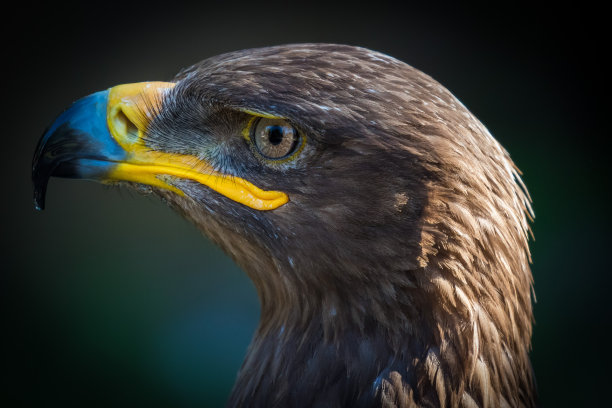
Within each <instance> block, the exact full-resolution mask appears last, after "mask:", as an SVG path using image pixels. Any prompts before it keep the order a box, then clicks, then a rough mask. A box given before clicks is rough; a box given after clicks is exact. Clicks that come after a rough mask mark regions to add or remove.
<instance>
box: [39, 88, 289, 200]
mask: <svg viewBox="0 0 612 408" xmlns="http://www.w3.org/2000/svg"><path fill="white" fill-rule="evenodd" d="M174 85H175V84H174V83H170V82H141V83H135V84H126V85H118V86H115V87H113V88H110V89H107V90H106V91H101V92H97V93H94V94H92V95H89V96H87V97H85V98H83V99H80V100H78V101H77V102H75V103H74V104H73V105H72V106H71V107H70V108H68V109H67V110H66V111H64V112H63V113H62V114H61V115H60V116H59V117H58V118H57V119H56V120H55V121H54V122H53V123H52V124H51V126H49V128H48V129H47V130H46V131H45V133H44V134H43V136H42V138H41V139H40V141H39V142H38V147H37V149H36V153H35V154H34V159H33V162H32V180H33V182H34V205H35V207H36V209H38V210H42V209H44V206H45V194H46V190H47V184H48V181H49V178H50V177H51V176H55V177H67V178H80V179H89V180H96V181H100V182H103V183H112V182H117V181H130V182H135V183H141V184H147V185H150V186H154V187H158V188H162V189H166V190H170V191H173V192H175V193H176V194H179V195H185V194H184V193H183V192H182V191H181V190H180V189H179V188H177V187H175V186H173V185H171V184H168V182H167V178H166V176H171V177H178V178H183V179H190V180H194V181H197V182H198V183H200V184H203V185H206V186H208V187H209V188H210V189H212V190H214V191H216V192H217V193H220V194H222V195H224V196H226V197H228V198H230V199H232V200H233V201H236V202H239V203H241V204H244V205H246V206H249V207H251V208H254V209H257V210H272V209H275V208H278V207H280V206H282V205H283V204H285V203H287V202H288V201H289V198H288V197H287V195H286V194H285V193H283V192H280V191H265V190H262V189H260V188H259V187H257V186H255V185H253V184H251V183H250V182H249V181H247V180H245V179H242V178H239V177H234V176H230V175H227V174H222V173H220V172H217V171H215V170H214V169H213V168H212V167H211V166H210V164H209V163H207V162H205V161H204V160H202V159H200V158H198V157H196V156H192V155H188V154H177V153H167V152H163V151H160V150H153V149H151V148H150V147H148V146H146V144H145V141H144V138H143V136H144V134H145V132H146V130H147V127H148V125H149V124H150V122H151V121H152V120H153V119H155V117H156V116H157V114H158V112H159V110H160V109H161V108H162V103H163V98H164V96H165V95H166V93H167V92H169V91H170V90H171V89H172V88H173V87H174Z"/></svg>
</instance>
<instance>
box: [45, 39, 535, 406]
mask: <svg viewBox="0 0 612 408" xmlns="http://www.w3.org/2000/svg"><path fill="white" fill-rule="evenodd" d="M51 176H58V177H70V178H82V179H92V180H97V181H101V182H103V183H111V184H115V183H120V184H128V185H130V186H137V187H139V188H142V186H146V188H147V189H148V190H150V191H151V192H152V193H153V194H156V195H158V196H160V197H161V198H162V199H163V200H164V201H165V202H167V203H168V204H169V205H170V206H171V207H172V208H173V209H175V210H176V211H178V212H179V213H181V214H182V215H183V216H185V217H186V218H187V219H189V220H191V221H192V222H193V223H195V225H197V227H198V228H199V229H200V230H202V231H203V232H204V234H206V235H207V236H208V237H209V238H210V239H211V240H212V241H213V242H215V243H216V244H218V245H219V246H220V247H221V248H223V249H224V250H225V252H226V253H227V254H228V255H229V256H230V257H231V258H233V259H234V260H235V261H236V262H237V264H238V265H239V266H240V267H241V268H243V269H244V271H245V272H246V273H247V274H248V276H249V277H250V279H252V281H253V283H254V285H255V287H256V289H257V292H258V295H259V298H260V302H261V320H260V323H259V326H258V328H257V331H256V333H255V335H254V338H253V340H252V343H251V345H250V347H249V349H248V352H247V355H246V358H245V360H244V363H243V365H242V367H241V369H240V372H239V374H238V377H237V380H236V383H235V385H234V388H233V391H232V393H231V395H230V397H229V401H228V406H231V407H376V406H383V407H438V406H440V407H532V406H535V404H536V392H535V381H534V375H533V372H532V368H531V363H530V360H529V356H528V352H529V349H530V338H531V332H532V320H533V315H532V299H531V296H532V286H533V282H532V275H531V270H530V254H529V248H528V238H529V237H528V235H529V233H530V226H529V223H530V219H531V217H532V211H531V204H530V203H531V199H530V198H529V195H528V193H527V190H526V188H525V186H524V185H523V183H522V181H521V178H520V176H519V171H518V169H517V167H516V166H515V165H514V163H513V162H512V160H511V159H510V157H509V155H508V153H507V152H506V150H504V148H503V147H501V146H500V144H499V143H498V142H497V141H496V140H495V139H494V138H493V137H492V136H491V134H490V133H489V132H488V131H487V129H486V128H485V127H484V126H483V125H482V124H481V123H480V122H479V121H478V119H476V118H475V117H474V116H473V115H472V114H471V113H470V112H469V111H468V110H467V109H466V108H465V107H464V106H463V105H462V104H461V103H460V102H459V100H457V99H456V98H455V97H454V96H453V95H452V94H451V93H450V92H449V91H448V90H447V89H445V88H444V87H443V86H442V85H440V84H439V83H438V82H436V81H435V80H433V79H432V78H431V77H429V76H427V75H426V74H424V73H422V72H420V71H419V70H417V69H415V68H412V67H411V66H409V65H407V64H405V63H403V62H401V61H398V60H397V59H394V58H392V57H390V56H387V55H384V54H382V53H378V52H374V51H371V50H368V49H364V48H359V47H353V46H344V45H331V44H297V45H285V46H275V47H268V48H259V49H250V50H243V51H236V52H231V53H227V54H223V55H220V56H216V57H213V58H209V59H206V60H204V61H202V62H200V63H197V64H195V65H193V66H191V67H189V68H187V69H185V70H183V71H182V72H180V73H179V74H178V75H177V76H176V77H175V78H174V79H173V80H172V81H171V82H142V83H135V84H127V85H119V86H115V87H112V88H110V89H108V90H105V91H101V92H97V93H94V94H92V95H90V96H87V97H85V98H83V99H81V100H79V101H77V102H76V103H74V104H73V105H72V106H71V107H70V108H69V109H67V110H66V111H65V112H64V113H62V114H61V115H60V116H59V117H58V118H57V119H56V121H55V122H54V123H53V124H52V125H51V126H50V127H49V128H48V129H47V130H46V132H45V133H44V134H43V136H42V138H41V140H40V142H39V145H38V147H37V150H36V152H35V155H34V160H33V181H34V186H35V188H34V190H35V193H34V194H35V203H36V205H37V206H38V208H40V209H42V208H43V206H44V197H45V190H46V186H47V182H48V180H49V178H50V177H51Z"/></svg>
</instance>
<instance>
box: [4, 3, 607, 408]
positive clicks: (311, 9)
mask: <svg viewBox="0 0 612 408" xmlns="http://www.w3.org/2000/svg"><path fill="white" fill-rule="evenodd" d="M3 13H4V14H3V16H2V18H3V26H2V39H3V40H2V41H3V58H2V59H3V61H4V62H3V63H2V66H3V70H5V71H6V72H5V74H4V75H3V78H4V79H3V82H2V90H3V93H2V100H3V102H4V105H5V108H4V109H3V112H2V113H3V115H2V129H3V131H2V160H1V161H0V162H1V164H2V173H1V174H2V185H3V193H2V200H0V202H1V203H2V208H1V212H0V214H1V216H2V223H1V228H2V230H1V231H2V234H0V237H1V239H2V243H1V246H0V248H1V250H2V253H1V256H0V259H1V261H2V265H3V266H2V271H1V273H0V279H1V280H0V290H1V292H2V293H0V295H1V298H0V299H1V301H2V302H3V306H2V312H3V316H2V326H1V327H2V333H1V334H0V338H1V339H2V340H1V341H2V348H1V350H2V356H1V361H2V366H1V368H2V373H3V376H4V380H2V382H1V384H2V390H1V393H0V404H2V403H3V402H5V403H4V404H2V405H4V406H56V405H61V406H138V405H147V406H173V407H178V406H181V407H182V406H184V407H190V406H200V407H202V406H221V405H223V403H224V401H225V399H226V398H227V396H228V394H229V391H230V388H231V386H232V383H233V381H234V378H235V375H236V372H237V370H238V368H239V366H240V363H241V361H242V358H243V356H244V353H245V350H246V347H247V345H248V343H249V341H250V338H251V335H252V333H253V331H254V329H255V327H256V323H257V320H258V314H259V305H258V300H257V296H256V293H255V291H254V288H253V287H252V285H251V283H250V282H249V281H248V279H247V278H246V276H245V275H244V274H243V273H242V272H241V271H240V270H239V269H238V268H237V267H236V266H235V265H234V264H233V263H232V261H230V260H229V259H228V258H227V257H226V256H225V255H224V254H223V253H222V252H221V251H220V250H218V249H217V248H215V247H214V246H212V244H211V243H210V242H208V240H207V239H206V238H204V237H202V236H201V235H200V234H199V233H198V232H197V231H196V230H195V228H194V227H193V226H191V225H190V224H188V223H187V222H186V221H183V220H182V219H181V218H179V217H178V216H177V215H175V214H174V213H173V212H171V211H170V210H168V209H167V208H165V207H164V205H163V204H161V203H160V202H158V201H157V200H155V199H152V198H147V197H142V196H139V195H138V194H136V193H132V192H129V191H126V190H119V189H112V188H108V187H105V186H102V185H99V184H95V183H91V182H84V181H71V180H59V179H53V180H52V181H51V183H50V186H49V194H48V198H47V210H46V211H44V212H42V213H38V212H36V211H34V209H33V206H32V199H31V182H30V166H31V157H32V153H33V151H34V148H35V145H36V142H37V140H38V138H39V137H40V135H41V133H42V131H43V130H44V128H45V127H46V126H47V125H48V124H49V123H50V122H51V121H52V120H53V119H54V118H55V116H56V115H57V114H58V113H59V112H61V110H62V109H64V108H65V107H67V106H68V105H69V104H70V103H71V102H72V101H74V100H76V99H78V98H79V97H82V96H85V95H87V94H89V93H91V92H94V91H97V90H102V89H105V88H108V87H110V86H113V85H116V84H121V83H127V82H139V81H145V80H167V79H170V78H172V76H173V75H174V74H175V73H176V72H177V71H178V70H179V69H181V68H183V67H186V66H188V65H190V64H192V63H195V62H197V61H199V60H201V59H203V58H206V57H209V56H213V55H215V54H218V53H222V52H225V51H231V50H236V49H242V48H250V47H258V46H267V45H274V44H283V43H291V42H335V43H347V44H354V45H361V46H365V47H368V48H372V49H375V50H378V51H382V52H385V53H387V54H390V55H392V56H394V57H397V58H399V59H401V60H403V61H405V62H407V63H409V64H411V65H413V66H415V67H416V68H419V69H421V70H423V71H425V72H426V73H428V74H430V75H432V76H433V77H434V78H435V79H437V80H438V81H440V82H441V83H442V84H443V85H445V86H446V87H447V88H448V89H450V90H451V92H453V93H454V94H455V95H456V96H457V97H458V98H459V99H460V100H461V101H462V102H463V103H464V104H465V105H466V106H467V107H468V108H469V109H470V110H471V111H472V112H473V113H475V114H476V116H477V117H479V118H480V120H481V121H482V122H483V123H484V124H485V125H486V126H487V127H488V128H489V129H490V130H491V132H492V133H493V135H495V137H496V138H497V139H498V140H500V142H501V143H502V144H503V145H504V146H505V147H506V148H507V149H508V151H509V152H510V154H511V155H512V157H513V159H514V160H515V162H516V163H517V165H518V166H519V167H520V168H521V169H522V170H523V172H524V173H525V176H524V179H525V182H526V183H527V186H528V187H529V190H530V192H531V194H532V197H533V199H534V208H535V212H536V222H535V224H534V225H533V229H534V233H535V236H536V239H537V240H536V241H535V242H532V245H531V247H532V250H533V259H534V264H533V273H534V276H535V290H536V294H537V304H536V306H535V314H536V325H535V330H534V336H533V352H532V361H533V365H534V367H535V371H536V375H537V380H538V384H539V388H540V394H541V402H542V404H543V406H548V407H556V406H597V405H599V403H602V404H603V402H604V401H607V402H609V398H608V397H607V396H606V395H607V388H609V384H610V379H611V378H610V377H611V376H610V367H611V365H610V362H611V361H610V360H611V359H610V350H609V349H610V344H611V341H610V337H609V332H610V326H611V322H612V319H611V317H612V316H611V307H610V305H609V295H608V293H609V289H608V288H609V284H610V267H609V263H608V259H609V251H610V250H609V244H610V238H609V234H610V227H611V223H610V211H609V209H610V208H609V204H608V196H609V191H608V189H609V186H610V181H609V180H610V167H609V161H608V150H607V143H605V142H604V141H605V139H607V138H608V137H609V136H610V132H609V130H604V128H603V126H602V125H603V120H601V116H602V115H603V113H604V108H605V109H606V110H607V109H608V108H609V106H610V103H609V100H606V101H605V103H603V102H600V101H599V98H601V99H603V100H605V99H608V98H609V97H606V98H604V97H603V95H604V94H605V93H606V92H607V88H608V86H607V84H606V81H604V73H605V74H606V76H607V75H609V72H608V69H607V68H606V66H605V65H604V64H603V62H602V59H603V58H604V56H605V55H606V54H609V52H610V43H609V40H607V39H605V38H604V36H603V33H604V31H605V27H603V26H602V25H601V24H603V22H602V21H601V20H600V19H599V18H598V16H600V15H603V11H601V10H597V9H589V8H588V6H587V5H585V4H581V5H580V6H579V7H577V6H574V7H572V8H566V9H563V8H559V7H558V6H557V7H551V8H545V7H534V6H533V5H530V6H527V5H525V6H519V5H513V6H510V5H506V6H503V7H500V6H495V8H486V7H484V8H483V7H482V6H458V5H455V6H452V7H448V6H446V5H443V4H436V5H433V6H431V7H430V8H429V9H424V8H422V7H415V6H412V5H410V4H409V3H403V4H402V5H401V6H397V5H393V4H391V3H385V2H382V1H376V2H371V3H370V4H369V5H367V6H363V7H359V6H356V5H355V4H353V5H350V6H346V7H345V6H340V5H334V3H333V2H331V1H330V2H327V3H322V4H318V5H316V4H314V3H310V2H302V3H300V4H291V5H289V4H284V3H278V4H263V3H260V2H250V3H244V4H242V3H236V2H215V3H200V4H199V5H191V6H184V5H180V4H177V3H176V2H168V3H165V4H159V5H156V4H152V3H150V4H148V5H146V6H144V5H143V6H131V5H128V4H121V3H117V2H115V3H111V2H96V4H95V5H90V6H85V5H68V4H64V5H59V4H56V5H52V6H40V5H37V4H34V3H26V2H22V3H21V4H20V5H19V6H17V7H15V6H13V8H12V9H4V10H3ZM598 97H599V98H598Z"/></svg>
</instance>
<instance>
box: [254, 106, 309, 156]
mask: <svg viewBox="0 0 612 408" xmlns="http://www.w3.org/2000/svg"><path fill="white" fill-rule="evenodd" d="M303 139H304V138H303V137H302V135H301V134H300V132H298V130H297V129H296V128H295V127H293V126H292V125H291V124H290V123H289V122H288V121H287V120H285V119H281V118H265V117H260V118H257V119H256V120H255V121H253V124H252V125H251V132H250V141H251V145H252V146H253V149H254V150H255V151H256V152H257V153H258V154H259V155H260V156H261V157H262V158H263V159H264V160H267V161H273V162H284V161H288V160H291V159H292V158H293V157H295V156H296V155H297V153H299V151H301V148H302V147H303Z"/></svg>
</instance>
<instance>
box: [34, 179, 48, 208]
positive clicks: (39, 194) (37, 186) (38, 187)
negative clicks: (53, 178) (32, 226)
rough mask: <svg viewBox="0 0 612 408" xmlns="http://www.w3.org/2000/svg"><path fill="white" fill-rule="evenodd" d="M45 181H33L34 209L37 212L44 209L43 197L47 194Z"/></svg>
mask: <svg viewBox="0 0 612 408" xmlns="http://www.w3.org/2000/svg"><path fill="white" fill-rule="evenodd" d="M47 182H48V179H47V180H43V179H40V180H34V208H35V209H36V210H38V211H42V210H44V209H45V195H46V193H47Z"/></svg>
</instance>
